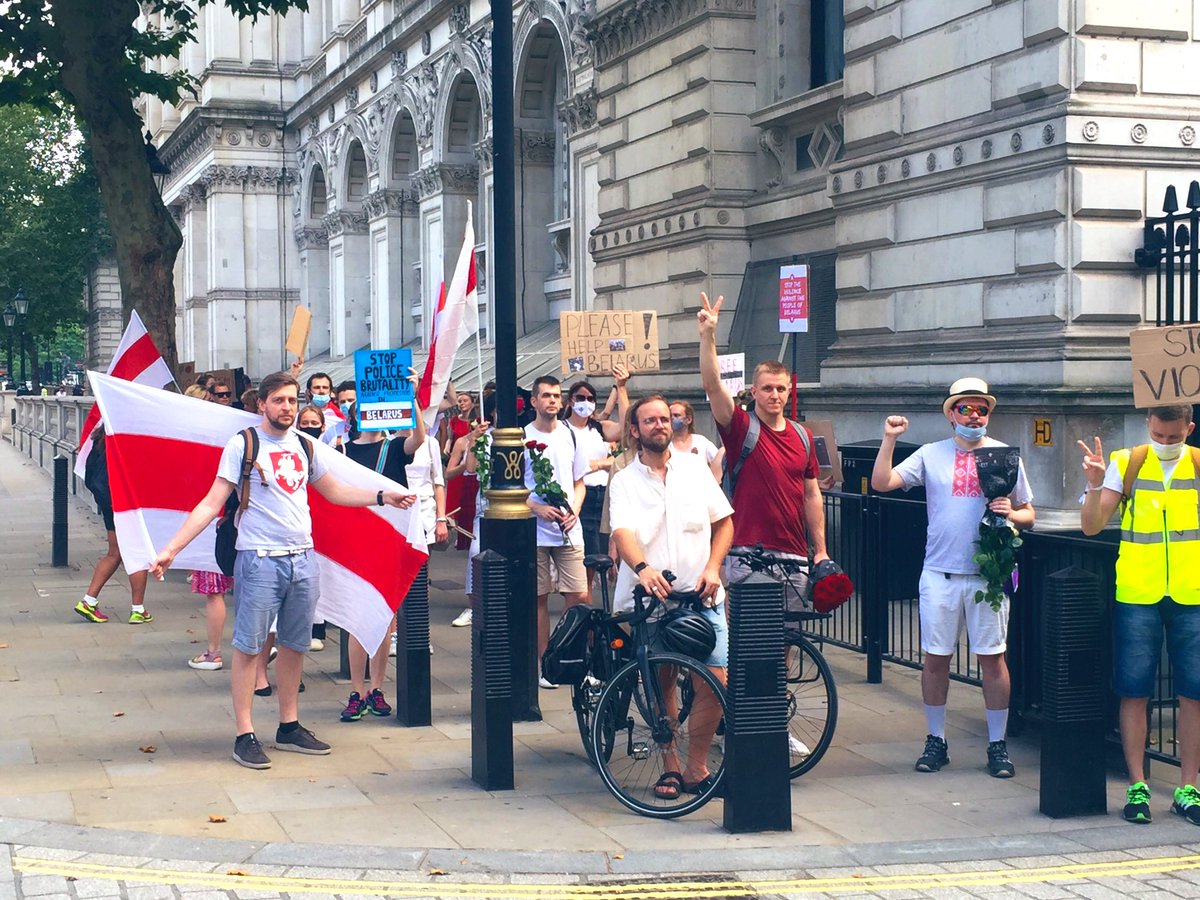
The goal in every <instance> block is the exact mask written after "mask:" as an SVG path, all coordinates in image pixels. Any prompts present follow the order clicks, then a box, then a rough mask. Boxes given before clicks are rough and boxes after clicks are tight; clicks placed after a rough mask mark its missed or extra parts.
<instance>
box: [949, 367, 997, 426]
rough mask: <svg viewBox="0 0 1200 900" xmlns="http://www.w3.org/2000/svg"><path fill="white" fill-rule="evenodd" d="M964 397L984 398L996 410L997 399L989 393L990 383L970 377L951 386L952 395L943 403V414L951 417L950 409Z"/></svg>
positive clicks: (961, 379)
mask: <svg viewBox="0 0 1200 900" xmlns="http://www.w3.org/2000/svg"><path fill="white" fill-rule="evenodd" d="M963 397H982V398H983V399H985V400H986V401H987V402H988V405H989V406H990V407H991V408H992V409H995V408H996V398H995V397H993V396H992V395H991V394H989V393H988V383H987V382H986V381H984V380H983V379H982V378H976V377H974V376H973V375H968V376H967V377H966V378H960V379H958V381H956V382H954V384H952V385H950V393H949V395H948V396H947V397H946V399H945V401H943V403H942V413H943V414H945V415H946V416H949V415H950V407H951V406H953V405H954V403H955V401H957V400H961V399H962V398H963Z"/></svg>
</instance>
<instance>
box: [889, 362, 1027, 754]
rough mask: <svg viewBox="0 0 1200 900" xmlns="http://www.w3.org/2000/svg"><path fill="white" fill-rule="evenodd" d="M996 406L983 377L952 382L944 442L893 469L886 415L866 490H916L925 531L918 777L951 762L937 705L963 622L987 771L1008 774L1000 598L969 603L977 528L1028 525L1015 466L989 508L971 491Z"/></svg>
mask: <svg viewBox="0 0 1200 900" xmlns="http://www.w3.org/2000/svg"><path fill="white" fill-rule="evenodd" d="M995 406H996V398H995V397H993V396H992V395H991V393H989V389H988V384H987V382H986V381H984V380H983V379H982V378H973V377H967V378H960V379H958V380H957V381H955V382H954V384H952V385H950V390H949V392H948V395H947V397H946V399H945V400H944V401H943V402H942V414H943V415H945V417H946V418H947V419H948V420H949V425H950V428H951V429H952V432H953V437H950V438H947V439H946V440H944V441H937V442H935V443H932V444H925V445H923V446H922V447H920V448H919V449H918V450H917V452H916V453H914V454H913V455H912V456H910V457H909V458H908V459H906V460H904V462H902V463H900V465H898V466H896V467H895V468H893V467H892V454H893V451H894V450H895V449H896V440H897V439H898V438H899V437H900V435H902V434H903V433H904V432H905V431H906V430H907V429H908V419H906V418H905V417H904V416H888V417H887V419H886V420H885V421H884V425H883V441H882V443H881V444H880V446H879V455H878V456H877V457H876V458H875V468H874V470H873V471H872V473H871V487H873V488H875V490H877V491H881V492H882V491H894V490H897V489H898V488H904V489H905V490H908V489H909V488H911V487H916V486H917V485H924V486H925V497H926V503H927V508H928V513H929V528H928V532H927V535H926V540H925V565H924V567H923V568H922V570H921V583H920V587H919V591H920V602H919V614H920V619H921V649H922V650H923V651H924V653H925V661H924V665H923V666H922V669H921V697H922V699H923V700H924V703H925V720H926V722H927V723H928V725H929V734H928V735H927V736H926V738H925V749H924V751H923V752H922V753H921V756H920V757H919V758H918V759H917V763H916V766H915V768H916V770H917V771H918V772H936V771H938V770H939V769H941V768H942V766H945V765H948V764H949V763H950V752H949V749H950V748H949V744H948V743H947V741H946V697H947V693H948V691H949V688H950V660H951V659H952V658H953V656H954V653H955V652H956V651H957V649H958V640H959V635H960V634H961V632H962V627H963V622H964V621H965V622H966V626H967V636H968V638H969V639H970V642H971V650H972V651H974V653H975V658H976V659H977V660H978V661H979V671H980V673H981V675H982V676H983V701H984V706H985V707H986V708H985V710H984V713H985V715H986V717H987V730H988V762H987V767H988V773H989V774H991V775H992V776H993V777H995V778H1012V777H1013V775H1015V774H1016V767H1015V766H1013V763H1012V760H1011V759H1009V756H1008V745H1007V743H1006V738H1005V732H1006V730H1007V728H1008V701H1009V694H1010V690H1011V688H1010V682H1009V677H1008V664H1007V663H1006V662H1005V660H1004V651H1005V649H1006V648H1007V646H1008V643H1007V638H1008V598H1007V597H1005V598H1004V601H1003V602H1002V604H1001V607H1000V610H999V611H998V612H997V611H994V610H993V609H992V608H991V606H989V605H988V604H987V603H980V602H978V601H976V599H975V594H976V592H977V591H982V590H984V589H986V587H987V582H986V581H984V579H983V578H982V577H981V576H980V574H979V564H978V563H977V562H975V560H974V558H973V557H974V555H975V552H976V550H977V549H978V547H979V522H980V519H982V518H983V514H984V512H985V511H986V510H989V509H990V510H991V511H992V512H994V513H997V514H999V515H1001V516H1004V517H1005V518H1007V519H1008V521H1009V523H1010V524H1011V525H1012V526H1013V527H1015V528H1032V527H1033V522H1034V518H1035V513H1034V509H1033V492H1032V491H1031V490H1030V488H1029V481H1028V480H1027V479H1026V477H1025V467H1024V465H1021V466H1020V467H1019V474H1018V477H1017V484H1016V487H1015V488H1014V489H1013V492H1012V495H1011V496H1010V497H998V498H996V499H995V500H992V501H990V502H989V501H988V499H987V498H986V497H984V495H983V490H982V489H981V487H980V484H979V473H978V472H977V471H976V469H975V453H974V451H975V450H977V449H979V448H980V447H1003V446H1004V444H1002V443H1000V442H999V441H997V440H993V439H992V438H989V437H987V424H988V419H989V417H990V416H991V413H992V410H993V409H995Z"/></svg>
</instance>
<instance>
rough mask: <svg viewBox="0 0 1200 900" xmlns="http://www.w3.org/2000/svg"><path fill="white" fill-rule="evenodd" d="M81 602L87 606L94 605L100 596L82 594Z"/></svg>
mask: <svg viewBox="0 0 1200 900" xmlns="http://www.w3.org/2000/svg"><path fill="white" fill-rule="evenodd" d="M83 602H84V603H86V604H87V605H88V606H95V605H96V604H97V603H99V602H100V598H99V597H93V596H92V595H91V594H84V595H83Z"/></svg>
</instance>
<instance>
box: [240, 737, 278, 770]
mask: <svg viewBox="0 0 1200 900" xmlns="http://www.w3.org/2000/svg"><path fill="white" fill-rule="evenodd" d="M233 758H234V760H235V761H236V762H237V763H238V764H239V765H243V766H245V767H246V768H247V769H269V768H271V757H269V756H267V754H266V753H264V752H263V748H262V744H260V743H259V742H258V738H257V737H255V736H254V732H253V731H251V732H248V733H246V734H239V735H238V736H237V738H235V739H234V742H233Z"/></svg>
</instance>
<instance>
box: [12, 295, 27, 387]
mask: <svg viewBox="0 0 1200 900" xmlns="http://www.w3.org/2000/svg"><path fill="white" fill-rule="evenodd" d="M13 303H14V304H16V307H17V323H18V324H19V325H20V326H21V340H20V343H19V344H18V348H17V349H18V351H19V352H20V354H21V381H20V384H19V385H18V387H24V385H25V314H26V313H27V312H29V298H28V297H26V296H25V289H24V288H17V295H16V296H15V297H13Z"/></svg>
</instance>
